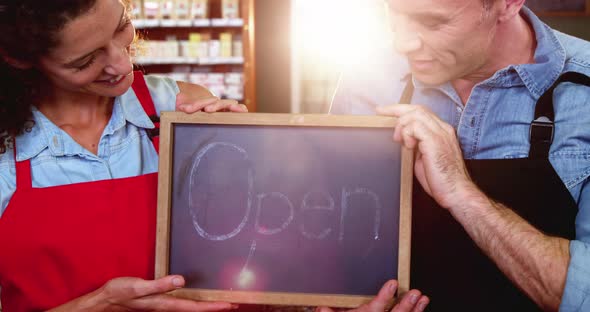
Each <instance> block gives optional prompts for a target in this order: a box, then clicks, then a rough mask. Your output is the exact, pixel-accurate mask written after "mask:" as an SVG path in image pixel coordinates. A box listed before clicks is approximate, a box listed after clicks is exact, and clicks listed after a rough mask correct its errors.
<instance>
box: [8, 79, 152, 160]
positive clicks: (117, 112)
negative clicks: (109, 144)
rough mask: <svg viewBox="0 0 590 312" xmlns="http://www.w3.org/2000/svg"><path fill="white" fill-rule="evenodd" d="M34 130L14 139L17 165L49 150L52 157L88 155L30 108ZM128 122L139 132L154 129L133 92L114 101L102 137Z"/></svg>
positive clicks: (62, 132)
mask: <svg viewBox="0 0 590 312" xmlns="http://www.w3.org/2000/svg"><path fill="white" fill-rule="evenodd" d="M32 111H33V119H34V120H35V124H34V126H33V127H32V128H31V129H30V130H29V131H25V132H24V133H23V134H21V135H19V136H17V137H16V146H17V149H18V151H17V152H18V153H17V157H16V159H17V161H24V160H28V159H31V158H33V157H35V156H37V155H38V154H39V153H41V152H42V151H43V150H45V149H47V148H48V149H49V151H50V152H51V154H52V155H53V156H71V155H83V154H88V152H87V151H86V150H85V149H84V148H82V147H81V146H80V145H79V144H74V143H73V140H71V138H68V137H67V133H65V132H64V131H63V130H62V129H60V128H59V127H57V126H56V125H55V124H54V123H53V122H51V121H50V120H49V119H48V118H47V117H45V115H43V113H41V112H40V111H39V110H38V109H37V108H35V107H33V109H32ZM127 122H129V123H131V124H133V125H135V126H137V127H140V128H147V129H153V128H154V127H155V126H154V123H153V122H152V121H151V120H150V118H149V117H148V116H147V114H146V113H145V111H144V110H143V107H142V106H141V103H140V102H139V100H138V99H137V97H136V96H135V93H134V92H133V90H132V89H129V90H128V91H127V92H125V93H124V94H123V95H121V96H118V97H116V98H115V103H114V105H113V113H112V116H111V120H110V121H109V123H108V124H107V126H106V127H105V130H104V132H103V135H112V134H113V133H115V132H116V131H117V130H119V129H121V128H123V127H124V126H125V125H126V123H127Z"/></svg>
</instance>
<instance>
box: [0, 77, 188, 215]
mask: <svg viewBox="0 0 590 312" xmlns="http://www.w3.org/2000/svg"><path fill="white" fill-rule="evenodd" d="M145 79H146V83H147V85H148V88H149V90H150V94H151V95H152V99H153V101H154V105H155V106H156V112H157V113H158V114H159V113H160V112H161V111H173V110H175V103H176V94H178V93H179V89H178V85H177V84H176V82H175V81H173V80H171V79H169V78H162V77H156V76H145ZM33 116H34V119H35V126H34V127H33V128H32V130H31V131H30V132H25V133H24V134H23V135H20V136H18V137H17V138H16V146H17V152H18V153H17V159H18V160H19V161H22V160H27V159H30V160H31V175H32V178H33V181H32V183H33V187H49V186H58V185H66V184H73V183H81V182H90V181H98V180H107V179H116V178H125V177H132V176H138V175H143V174H148V173H154V172H157V171H158V154H157V153H156V150H155V149H154V146H153V144H152V142H151V141H150V139H149V137H148V136H147V133H146V131H145V130H144V129H146V128H148V129H153V128H154V124H153V122H152V121H151V120H150V119H149V118H148V116H147V114H146V113H145V112H144V110H143V108H142V106H141V104H140V103H139V100H138V99H137V97H136V96H135V93H134V92H133V90H132V89H129V90H128V91H127V92H126V93H125V94H123V95H121V96H119V97H117V98H116V99H115V103H114V107H113V114H112V116H111V120H110V121H109V123H108V124H107V126H106V127H105V129H104V132H103V134H102V136H101V138H100V142H99V147H98V155H94V154H92V153H90V152H89V151H88V150H86V149H84V148H83V147H82V146H80V144H78V143H76V142H75V141H74V140H73V139H72V138H71V137H70V136H69V135H68V134H67V133H66V132H65V131H63V130H62V129H60V128H59V127H57V126H56V125H55V124H54V123H52V122H51V121H49V119H47V117H45V116H44V115H43V114H42V113H41V112H40V111H38V110H33ZM15 172H16V169H15V163H14V151H13V150H12V149H9V150H8V151H7V152H6V153H4V154H0V216H1V214H2V213H3V212H4V210H5V209H6V207H7V205H8V203H9V201H10V198H11V197H12V195H13V194H14V191H15V188H16V176H15Z"/></svg>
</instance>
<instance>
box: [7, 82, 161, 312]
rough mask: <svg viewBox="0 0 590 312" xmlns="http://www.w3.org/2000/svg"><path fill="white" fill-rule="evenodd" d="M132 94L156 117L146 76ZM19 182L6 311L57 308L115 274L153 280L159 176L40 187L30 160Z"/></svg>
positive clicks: (11, 221) (11, 223)
mask: <svg viewBox="0 0 590 312" xmlns="http://www.w3.org/2000/svg"><path fill="white" fill-rule="evenodd" d="M133 89H134V91H135V93H136V94H137V96H138V98H139V100H140V102H141V103H142V106H143V107H144V109H145V110H146V113H148V115H155V110H154V107H153V102H152V100H151V97H150V95H149V91H148V90H147V86H146V85H145V81H144V80H143V76H142V75H141V73H135V80H134V83H133ZM15 149H16V147H15ZM15 154H16V153H15ZM16 178H17V188H16V192H15V194H14V196H13V197H12V199H11V201H10V203H9V205H8V207H7V209H6V211H5V212H4V214H3V215H2V217H0V254H1V256H0V285H1V286H2V307H3V309H4V312H13V311H37V310H46V309H49V308H53V307H56V306H58V305H61V304H63V303H66V302H68V301H70V300H72V299H75V298H77V297H79V296H82V295H84V294H86V293H89V292H92V291H94V290H96V289H98V288H100V287H101V286H102V285H103V284H104V283H105V282H107V281H108V280H110V279H112V278H115V277H121V276H134V277H141V278H145V279H152V278H153V272H154V247H155V246H154V241H155V226H156V194H157V174H156V173H153V174H148V175H143V176H138V177H132V178H125V179H114V180H105V181H98V182H88V183H80V184H73V185H64V186H56V187H47V188H33V187H32V185H31V166H30V161H28V160H27V161H23V162H17V164H16Z"/></svg>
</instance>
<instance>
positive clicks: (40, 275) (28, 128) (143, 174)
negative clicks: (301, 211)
mask: <svg viewBox="0 0 590 312" xmlns="http://www.w3.org/2000/svg"><path fill="white" fill-rule="evenodd" d="M129 13H130V11H129V8H128V3H127V2H125V1H123V0H54V1H38V0H19V1H16V0H0V33H2V34H3V35H2V36H0V56H1V57H0V75H1V77H2V81H3V82H4V85H3V87H2V89H1V90H0V250H1V251H2V256H1V257H0V285H1V287H2V292H1V296H2V306H3V309H4V311H5V312H10V311H31V310H47V309H54V310H53V311H78V310H88V311H129V310H158V311H159V310H162V311H220V310H230V309H235V308H237V306H236V305H233V304H230V303H203V302H194V301H190V300H182V299H177V298H174V297H171V296H167V295H165V293H167V292H169V291H171V290H174V289H176V288H179V287H182V286H183V285H184V279H183V278H182V277H181V276H167V277H164V278H161V279H158V280H152V279H153V259H154V239H155V218H156V217H155V216H156V214H155V211H156V184H157V179H156V172H157V158H158V155H157V151H156V149H155V146H154V145H155V144H154V143H153V141H152V140H151V139H152V137H153V134H154V133H155V132H154V131H153V129H154V123H153V120H155V118H156V116H157V115H158V114H159V112H160V111H165V110H174V109H177V110H181V111H184V112H186V113H193V112H197V111H206V112H214V111H221V110H226V111H227V110H229V111H232V112H245V111H247V110H246V107H245V106H243V105H240V104H238V103H236V102H235V101H228V100H219V99H218V98H216V97H214V96H212V94H211V93H210V92H208V91H207V90H206V89H204V88H202V87H200V86H196V85H191V84H185V83H181V82H175V81H172V80H170V79H166V78H158V77H149V76H146V77H145V79H144V77H143V76H142V75H141V74H137V73H136V74H134V73H133V72H132V63H131V51H132V44H133V41H134V38H135V31H134V29H133V26H132V25H131V21H130V18H129ZM391 285H396V284H395V282H393V284H391ZM384 289H385V290H386V293H385V294H384V295H381V296H380V297H378V298H380V299H379V302H380V303H383V302H386V301H387V300H388V299H389V298H391V297H392V294H393V292H395V289H394V288H391V287H386V288H384ZM408 297H409V296H408ZM408 300H409V299H408ZM408 302H410V301H408ZM414 303H415V302H414ZM379 308H380V309H381V310H382V309H383V308H382V307H379Z"/></svg>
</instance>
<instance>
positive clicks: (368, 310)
mask: <svg viewBox="0 0 590 312" xmlns="http://www.w3.org/2000/svg"><path fill="white" fill-rule="evenodd" d="M397 286H398V284H397V281H393V280H392V281H389V282H387V283H385V285H383V287H382V288H381V290H380V291H379V293H378V294H377V297H375V299H373V300H372V301H371V302H369V303H367V304H365V305H362V306H360V307H358V308H357V309H354V310H348V312H383V311H391V312H421V311H424V309H425V308H426V306H427V305H428V303H429V302H430V299H428V297H426V296H423V295H422V294H421V293H420V291H418V290H415V289H414V290H410V291H409V292H407V293H406V294H405V295H404V296H403V298H402V299H401V300H400V301H399V302H398V303H397V304H396V305H395V306H394V307H393V308H391V309H389V308H390V305H391V301H392V299H393V296H394V295H395V292H396V291H397ZM344 311H345V310H344ZM316 312H334V310H332V309H330V308H326V307H319V308H317V309H316Z"/></svg>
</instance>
